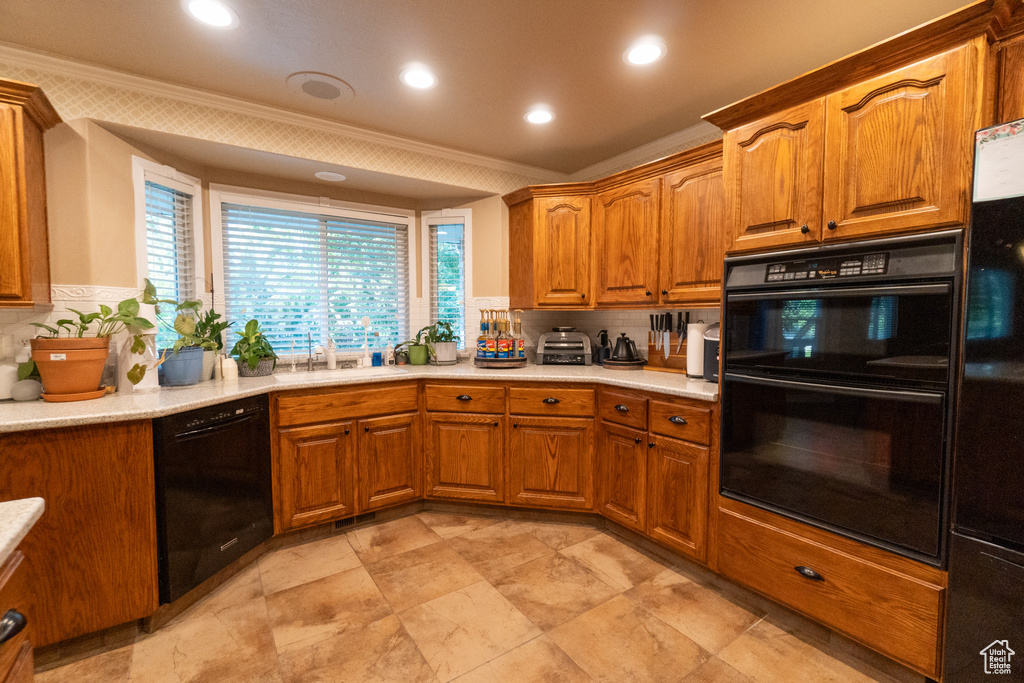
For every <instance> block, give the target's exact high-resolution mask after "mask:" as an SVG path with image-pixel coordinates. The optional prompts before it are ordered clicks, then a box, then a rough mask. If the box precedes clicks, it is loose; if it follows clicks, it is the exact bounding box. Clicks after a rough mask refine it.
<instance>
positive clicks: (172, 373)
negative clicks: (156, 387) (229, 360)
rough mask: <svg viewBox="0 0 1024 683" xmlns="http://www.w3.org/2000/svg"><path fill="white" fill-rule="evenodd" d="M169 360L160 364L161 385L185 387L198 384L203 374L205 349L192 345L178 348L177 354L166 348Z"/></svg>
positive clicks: (162, 352) (164, 351)
mask: <svg viewBox="0 0 1024 683" xmlns="http://www.w3.org/2000/svg"><path fill="white" fill-rule="evenodd" d="M160 353H161V354H164V353H166V354H167V360H165V361H164V362H163V363H161V364H160V367H159V368H158V369H159V371H160V386H165V387H183V386H187V385H189V384H198V383H199V380H200V379H201V378H202V376H203V349H202V347H199V346H190V347H186V348H183V349H178V353H177V355H175V353H174V351H173V350H171V349H164V350H163V351H161V352H160Z"/></svg>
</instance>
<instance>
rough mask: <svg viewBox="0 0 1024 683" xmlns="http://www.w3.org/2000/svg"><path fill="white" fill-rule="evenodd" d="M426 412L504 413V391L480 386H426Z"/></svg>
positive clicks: (501, 388) (499, 388)
mask: <svg viewBox="0 0 1024 683" xmlns="http://www.w3.org/2000/svg"><path fill="white" fill-rule="evenodd" d="M425 394H426V397H427V410H430V411H435V412H444V413H504V412H505V389H504V388H503V387H487V386H483V385H480V384H428V385H427V386H426V388H425Z"/></svg>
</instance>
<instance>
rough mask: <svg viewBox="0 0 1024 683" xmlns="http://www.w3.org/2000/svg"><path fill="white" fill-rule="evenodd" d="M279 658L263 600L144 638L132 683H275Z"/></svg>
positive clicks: (137, 648)
mask: <svg viewBox="0 0 1024 683" xmlns="http://www.w3.org/2000/svg"><path fill="white" fill-rule="evenodd" d="M276 675H277V652H276V650H275V648H274V638H273V635H272V634H271V631H270V624H269V622H268V619H267V605H266V601H265V599H264V598H263V597H260V598H257V599H255V600H250V601H248V602H245V603H242V604H240V605H235V606H233V607H228V608H227V609H224V610H221V611H219V612H216V613H212V612H200V613H197V614H196V615H195V616H193V617H192V618H190V619H188V620H185V621H182V622H179V623H175V624H171V625H168V626H166V627H164V628H162V629H160V630H158V631H157V632H156V633H152V634H149V635H146V636H141V637H140V638H139V639H138V641H137V642H136V643H135V649H134V652H133V654H132V662H131V676H130V680H131V681H139V682H144V683H150V682H151V681H161V682H162V681H173V682H174V683H186V682H188V683H191V682H198V681H202V682H203V683H221V682H222V681H227V680H236V681H237V680H251V681H254V682H255V681H272V680H274V678H275V677H276Z"/></svg>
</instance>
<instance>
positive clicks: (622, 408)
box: [615, 403, 629, 413]
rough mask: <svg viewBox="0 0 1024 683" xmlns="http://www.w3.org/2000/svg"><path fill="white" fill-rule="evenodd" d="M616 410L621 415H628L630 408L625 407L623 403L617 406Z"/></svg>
mask: <svg viewBox="0 0 1024 683" xmlns="http://www.w3.org/2000/svg"><path fill="white" fill-rule="evenodd" d="M615 410H617V411H619V412H620V413H628V412H629V406H624V405H622V404H621V403H619V404H618V405H616V406H615Z"/></svg>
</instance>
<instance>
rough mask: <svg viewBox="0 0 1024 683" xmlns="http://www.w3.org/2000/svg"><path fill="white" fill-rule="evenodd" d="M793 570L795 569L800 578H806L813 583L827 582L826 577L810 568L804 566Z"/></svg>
mask: <svg viewBox="0 0 1024 683" xmlns="http://www.w3.org/2000/svg"><path fill="white" fill-rule="evenodd" d="M793 569H795V570H796V573H797V574H799V575H800V576H802V577H804V578H805V579H810V580H811V581H824V580H825V577H824V576H822V575H821V574H819V573H818V572H816V571H814V570H813V569H811V568H810V567H805V566H803V565H800V566H799V567H793Z"/></svg>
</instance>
